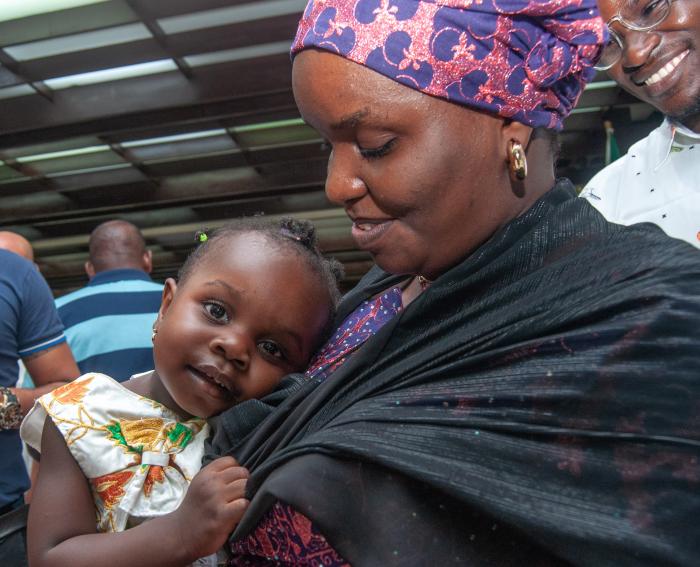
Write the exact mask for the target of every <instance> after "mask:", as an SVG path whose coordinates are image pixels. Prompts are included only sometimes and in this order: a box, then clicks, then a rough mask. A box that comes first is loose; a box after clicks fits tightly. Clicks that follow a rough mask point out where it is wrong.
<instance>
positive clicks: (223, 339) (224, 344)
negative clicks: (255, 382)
mask: <svg viewBox="0 0 700 567" xmlns="http://www.w3.org/2000/svg"><path fill="white" fill-rule="evenodd" d="M250 343H251V341H250V340H249V339H248V338H247V336H246V335H245V333H242V332H239V331H231V330H229V331H228V332H222V333H220V334H218V335H217V336H216V337H215V338H214V340H213V341H212V345H211V346H212V350H213V351H214V352H216V353H218V354H221V355H223V356H224V358H226V360H228V361H230V362H231V363H232V364H233V365H234V366H235V368H236V370H238V371H239V372H243V371H245V370H247V369H248V366H249V365H250Z"/></svg>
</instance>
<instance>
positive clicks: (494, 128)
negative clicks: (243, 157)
mask: <svg viewBox="0 0 700 567" xmlns="http://www.w3.org/2000/svg"><path fill="white" fill-rule="evenodd" d="M293 84H294V95H295V98H296V101H297V104H298V106H299V109H300V111H301V114H302V116H303V117H304V119H305V120H306V121H307V122H308V123H309V124H310V125H311V126H313V127H314V128H316V129H317V130H318V131H319V132H320V133H321V134H322V135H323V136H324V137H325V138H326V140H327V141H328V142H329V144H330V145H331V147H332V153H331V156H330V158H329V161H328V176H327V179H326V194H327V195H328V198H329V199H330V200H331V201H333V202H335V203H338V204H340V205H342V206H343V207H345V210H346V212H347V214H348V216H349V217H350V218H351V219H352V221H353V227H352V235H353V237H354V239H355V241H356V242H357V245H358V246H359V247H360V248H362V249H364V250H367V251H369V252H370V253H371V254H372V256H373V257H374V259H375V261H376V262H377V264H378V265H379V266H381V267H382V268H383V269H384V270H386V271H388V272H391V273H394V274H420V275H423V276H425V277H427V278H430V279H432V278H435V277H437V276H439V275H440V274H441V273H443V272H445V271H446V270H447V269H449V268H450V267H452V266H454V265H456V264H457V263H459V262H460V261H461V260H462V259H463V258H465V257H466V256H467V255H468V254H469V253H470V252H471V251H472V250H474V249H475V248H476V247H478V246H479V245H480V244H481V243H483V242H484V241H485V240H486V239H488V238H489V236H491V235H492V234H493V233H494V232H495V230H497V229H498V227H500V226H501V225H503V224H504V223H505V222H507V220H509V219H510V218H513V217H514V216H516V214H517V212H514V211H513V204H512V200H513V199H512V194H511V193H510V190H509V187H510V185H509V181H508V172H507V166H506V154H505V152H504V151H503V150H502V148H503V147H505V146H504V143H503V141H502V140H501V137H502V127H501V126H502V124H503V121H502V120H501V119H499V118H496V117H492V116H489V115H486V114H482V113H480V112H476V111H472V110H469V109H466V108H464V107H461V106H458V105H455V104H452V103H449V102H446V101H444V100H441V99H437V98H433V97H430V96H428V95H425V94H422V93H420V92H418V91H415V90H413V89H410V88H408V87H405V86H403V85H400V84H398V83H396V82H394V81H392V80H390V79H388V78H386V77H384V76H382V75H380V74H378V73H376V72H374V71H372V70H371V69H368V68H365V67H363V66H361V65H357V64H355V63H353V62H351V61H348V60H346V59H344V58H342V57H339V56H337V55H334V54H332V53H327V52H322V51H316V50H307V51H304V52H302V53H300V54H299V55H298V56H297V57H296V59H295V62H294V75H293ZM504 188H505V189H504Z"/></svg>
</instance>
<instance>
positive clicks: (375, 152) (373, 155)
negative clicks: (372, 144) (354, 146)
mask: <svg viewBox="0 0 700 567" xmlns="http://www.w3.org/2000/svg"><path fill="white" fill-rule="evenodd" d="M395 143H396V138H392V139H391V140H389V141H388V142H387V143H386V144H384V145H383V146H379V147H378V148H363V147H361V146H358V147H359V150H360V155H361V156H362V157H363V158H365V159H377V158H380V157H384V156H385V155H387V154H388V153H389V152H390V151H391V148H393V147H394V144H395Z"/></svg>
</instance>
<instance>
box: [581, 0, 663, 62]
mask: <svg viewBox="0 0 700 567" xmlns="http://www.w3.org/2000/svg"><path fill="white" fill-rule="evenodd" d="M671 2H673V0H640V1H638V2H625V5H624V6H623V7H622V8H621V9H620V11H619V12H618V13H617V15H616V16H613V17H612V18H610V19H609V20H608V21H607V26H608V33H609V34H610V39H609V40H608V43H606V44H605V47H603V53H602V55H601V57H600V60H599V61H598V64H597V65H596V66H595V68H596V69H597V70H598V71H606V70H607V69H610V67H612V66H613V65H615V63H617V62H618V61H619V60H620V58H621V57H622V50H623V43H622V38H621V37H620V36H619V35H618V34H617V33H615V30H613V29H612V25H613V24H614V23H615V22H617V23H619V24H620V25H621V26H622V27H625V28H627V29H628V30H632V31H638V32H647V31H651V30H653V29H654V28H655V27H656V26H658V25H660V24H661V23H662V22H663V21H664V20H665V19H666V18H667V17H668V14H669V13H670V12H671Z"/></svg>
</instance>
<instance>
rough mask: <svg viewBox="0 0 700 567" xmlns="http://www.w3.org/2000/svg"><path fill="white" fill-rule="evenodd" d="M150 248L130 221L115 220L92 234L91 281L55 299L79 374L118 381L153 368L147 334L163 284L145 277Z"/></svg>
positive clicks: (87, 264) (148, 264)
mask: <svg viewBox="0 0 700 567" xmlns="http://www.w3.org/2000/svg"><path fill="white" fill-rule="evenodd" d="M151 268H152V258H151V251H150V250H147V249H146V243H145V241H144V238H143V235H142V234H141V231H139V229H138V228H137V227H136V226H134V225H133V224H131V223H129V222H126V221H122V220H113V221H108V222H105V223H102V224H101V225H99V226H98V227H97V228H95V230H93V231H92V234H91V235H90V259H89V260H88V261H87V262H86V263H85V271H86V272H87V275H88V277H89V278H90V282H89V283H88V285H87V286H86V287H84V288H82V289H79V290H77V291H74V292H73V293H70V294H68V295H65V296H63V297H60V298H59V299H57V300H56V307H58V314H59V315H60V317H61V320H62V321H63V324H64V326H65V329H66V330H65V333H66V337H67V338H68V344H69V345H70V347H71V349H72V350H73V354H74V355H75V359H76V360H77V361H78V366H79V367H80V371H81V372H82V373H85V372H102V373H104V374H108V375H109V376H111V377H113V378H115V379H116V380H120V381H123V380H127V379H128V378H129V377H130V376H131V375H132V374H137V373H139V372H146V371H147V370H151V369H152V368H153V344H152V342H151V333H152V328H153V323H154V322H155V319H156V315H157V314H158V308H159V307H160V300H161V295H162V292H163V286H162V285H161V284H157V283H155V282H153V281H152V280H151V278H150V276H149V273H150V272H151Z"/></svg>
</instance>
